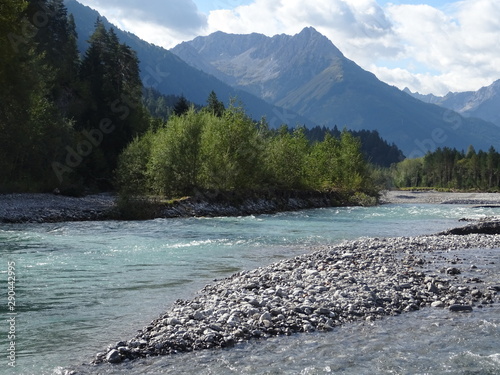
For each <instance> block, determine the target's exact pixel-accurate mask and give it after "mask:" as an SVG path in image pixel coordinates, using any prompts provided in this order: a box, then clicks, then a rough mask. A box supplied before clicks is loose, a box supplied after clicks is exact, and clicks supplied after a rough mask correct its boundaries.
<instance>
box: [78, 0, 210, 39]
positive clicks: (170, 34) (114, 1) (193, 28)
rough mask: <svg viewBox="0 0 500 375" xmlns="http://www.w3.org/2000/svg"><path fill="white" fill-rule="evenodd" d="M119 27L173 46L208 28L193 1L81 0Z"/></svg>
mask: <svg viewBox="0 0 500 375" xmlns="http://www.w3.org/2000/svg"><path fill="white" fill-rule="evenodd" d="M80 2H81V3H83V4H85V5H88V6H90V7H92V8H94V9H96V10H97V11H99V12H100V13H101V14H102V15H104V16H105V17H106V18H108V20H109V21H110V22H111V23H113V24H115V25H117V26H118V27H120V28H122V29H125V30H127V31H130V32H132V33H134V34H136V35H137V36H139V37H140V38H142V39H144V40H147V41H148V42H151V43H154V44H158V45H160V46H163V47H166V48H170V47H174V46H175V45H176V44H178V43H179V42H180V41H182V40H189V39H192V38H194V37H196V36H198V35H200V34H202V33H203V30H205V29H206V28H207V16H206V15H205V14H203V13H201V12H199V11H198V8H197V7H196V4H195V3H194V2H193V1H192V0H182V1H179V0H148V1H147V3H146V2H141V1H137V0H80Z"/></svg>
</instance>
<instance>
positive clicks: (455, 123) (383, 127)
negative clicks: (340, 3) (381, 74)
mask: <svg viewBox="0 0 500 375" xmlns="http://www.w3.org/2000/svg"><path fill="white" fill-rule="evenodd" d="M171 51H172V52H173V53H175V54H176V55H177V56H179V57H180V58H181V59H183V60H184V61H186V62H187V63H189V64H190V65H192V66H193V67H196V68H197V69H200V70H203V71H205V72H206V73H210V74H212V75H214V76H216V77H217V78H219V79H220V80H222V81H224V82H225V83H226V84H228V85H231V86H233V87H235V88H238V89H241V90H246V91H247V92H249V93H252V94H254V95H257V96H259V97H260V98H261V99H265V100H266V101H268V102H269V103H271V104H274V105H277V106H280V107H283V108H286V109H287V110H289V111H293V112H297V113H298V114H300V115H302V116H303V117H306V118H309V119H311V120H312V121H313V122H315V123H318V124H320V125H326V126H329V127H332V126H333V125H338V126H340V127H344V126H346V127H347V128H349V129H353V130H360V129H368V130H378V132H379V133H380V135H381V136H382V137H383V138H385V139H387V140H388V141H390V142H394V143H396V144H397V145H398V146H399V147H400V148H401V149H402V150H403V151H404V152H405V154H406V155H408V156H421V155H423V154H425V153H426V152H427V151H430V150H434V149H436V148H437V147H443V146H448V147H455V148H458V149H467V147H468V146H469V145H470V144H473V145H474V147H475V148H477V149H488V148H489V147H490V146H491V145H492V144H493V145H494V146H495V147H496V148H500V134H499V132H498V128H497V127H496V126H495V125H494V124H492V123H490V122H487V121H484V120H480V119H475V118H464V117H462V116H460V115H459V114H457V113H455V112H452V111H450V110H447V109H444V108H442V107H440V106H437V105H434V104H429V103H424V102H422V101H420V100H417V99H416V98H414V97H412V96H411V95H409V94H407V93H405V92H402V91H401V90H399V89H397V88H396V87H393V86H389V85H387V84H386V83H384V82H381V81H380V80H378V79H377V78H376V77H375V75H373V74H372V73H369V72H367V71H365V70H363V69H362V68H361V67H359V66H358V65H356V64H355V63H354V62H353V61H351V60H349V59H347V58H346V57H345V56H344V55H343V54H342V53H341V52H340V51H339V49H338V48H337V47H335V45H334V44H333V43H332V42H331V41H330V40H329V39H328V38H326V37H325V36H323V35H322V34H320V33H319V32H317V31H316V30H315V29H314V28H311V27H309V28H305V29H304V30H302V31H301V32H300V33H299V34H296V35H293V36H289V35H276V36H274V37H267V36H264V35H261V34H249V35H235V34H226V33H223V32H216V33H214V34H211V35H209V36H204V37H197V38H195V39H194V40H192V41H189V42H184V43H181V44H179V45H178V46H176V47H175V48H173V49H172V50H171Z"/></svg>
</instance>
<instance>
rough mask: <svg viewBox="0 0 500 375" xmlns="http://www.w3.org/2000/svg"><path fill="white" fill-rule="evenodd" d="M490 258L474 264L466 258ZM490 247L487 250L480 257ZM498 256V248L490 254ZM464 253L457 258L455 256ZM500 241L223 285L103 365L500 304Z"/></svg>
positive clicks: (342, 252) (359, 253)
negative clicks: (498, 269)
mask: <svg viewBox="0 0 500 375" xmlns="http://www.w3.org/2000/svg"><path fill="white" fill-rule="evenodd" d="M461 249H470V250H469V252H470V254H476V255H477V253H478V252H481V257H480V259H479V260H478V259H475V260H474V261H475V262H476V263H474V264H472V263H471V261H470V259H468V257H467V256H463V255H462V257H460V256H457V255H456V254H461V253H460V252H459V251H458V250H461ZM477 249H483V250H477ZM487 249H493V250H487ZM454 250H457V251H454ZM499 259H500V235H478V234H472V235H466V236H458V235H447V236H444V235H433V236H419V237H412V238H409V237H403V238H386V239H377V238H372V239H369V238H365V239H360V240H357V241H349V242H344V243H341V244H339V245H335V246H331V247H327V248H323V249H321V250H318V251H315V252H314V253H310V254H307V255H302V256H299V257H296V258H293V259H288V260H284V261H281V262H278V263H275V264H271V265H269V266H267V267H262V268H259V269H256V270H252V271H244V272H240V273H237V274H235V275H233V276H231V277H229V278H227V279H223V280H219V281H217V280H214V283H213V284H211V285H207V286H206V287H205V288H204V289H203V290H201V291H200V292H199V293H198V294H197V295H196V297H195V298H193V299H192V300H189V301H184V300H178V301H177V302H176V303H175V304H174V305H173V306H172V308H171V309H170V310H169V311H167V312H166V313H165V314H163V315H162V316H160V317H159V318H158V319H156V320H154V321H153V322H151V324H149V325H148V326H147V327H145V328H144V329H143V330H142V331H140V333H139V334H138V335H137V336H136V337H134V338H132V339H130V340H128V341H122V342H119V343H116V344H114V345H111V346H109V347H108V348H107V349H106V350H105V351H104V352H102V353H99V354H97V356H96V358H95V360H94V362H93V363H94V364H96V365H97V364H100V363H105V362H108V363H120V362H123V361H127V360H131V359H135V358H141V357H149V356H157V355H166V354H173V353H178V352H186V351H193V350H200V349H207V348H217V347H227V346H232V345H233V344H235V343H236V342H241V341H246V340H249V339H255V338H265V337H270V336H274V335H290V334H293V333H296V332H312V331H316V330H320V331H330V330H333V329H334V327H336V326H338V325H341V324H344V323H347V322H352V321H358V320H366V321H372V320H374V319H379V318H382V317H384V316H387V315H395V314H400V313H403V312H410V311H413V310H418V309H420V308H422V307H430V308H447V309H449V310H450V313H455V312H467V311H472V310H473V309H476V308H487V306H489V305H490V304H492V303H495V302H498V301H499V295H498V292H499V291H500V283H499V281H498V275H497V274H492V271H491V262H498V261H499Z"/></svg>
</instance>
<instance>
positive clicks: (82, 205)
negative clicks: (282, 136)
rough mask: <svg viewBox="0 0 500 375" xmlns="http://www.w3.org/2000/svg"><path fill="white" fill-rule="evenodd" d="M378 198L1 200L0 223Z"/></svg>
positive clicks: (264, 195) (208, 213) (212, 213)
mask: <svg viewBox="0 0 500 375" xmlns="http://www.w3.org/2000/svg"><path fill="white" fill-rule="evenodd" d="M376 203H377V199H376V198H375V197H369V196H367V195H364V194H355V195H354V196H350V197H345V196H343V195H342V194H340V193H337V192H331V193H321V192H315V191H272V190H270V191H268V192H259V193H255V192H252V193H247V194H240V195H237V194H234V193H221V192H212V193H205V194H199V195H196V196H193V197H185V198H182V199H177V200H172V201H164V200H162V199H156V200H155V199H150V198H131V199H119V198H118V197H117V196H116V195H114V194H97V195H88V196H85V197H68V196H63V195H55V194H4V195H0V223H2V222H3V223H26V222H33V223H44V222H63V221H95V220H144V219H157V218H174V217H217V216H246V215H259V214H270V213H276V212H283V211H297V210H303V209H311V208H321V207H338V206H346V205H374V204H376Z"/></svg>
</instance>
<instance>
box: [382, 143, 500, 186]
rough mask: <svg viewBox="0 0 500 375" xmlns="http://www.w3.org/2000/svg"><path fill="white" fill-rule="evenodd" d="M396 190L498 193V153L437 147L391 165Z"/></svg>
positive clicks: (499, 176) (499, 169) (499, 181)
mask: <svg viewBox="0 0 500 375" xmlns="http://www.w3.org/2000/svg"><path fill="white" fill-rule="evenodd" d="M391 175H392V178H393V181H394V184H395V186H396V187H399V188H403V187H409V188H411V187H433V188H444V189H457V190H481V191H499V190H500V153H498V152H497V151H496V150H495V148H494V147H491V148H490V149H489V150H488V152H485V151H482V150H480V151H478V152H476V150H475V149H474V147H472V146H470V147H469V149H468V150H467V152H464V151H458V150H456V149H451V148H447V147H445V148H438V149H437V150H436V151H434V152H429V153H427V155H425V156H424V157H422V158H418V159H407V160H404V161H402V162H401V163H398V164H396V165H395V166H393V168H392V170H391Z"/></svg>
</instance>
